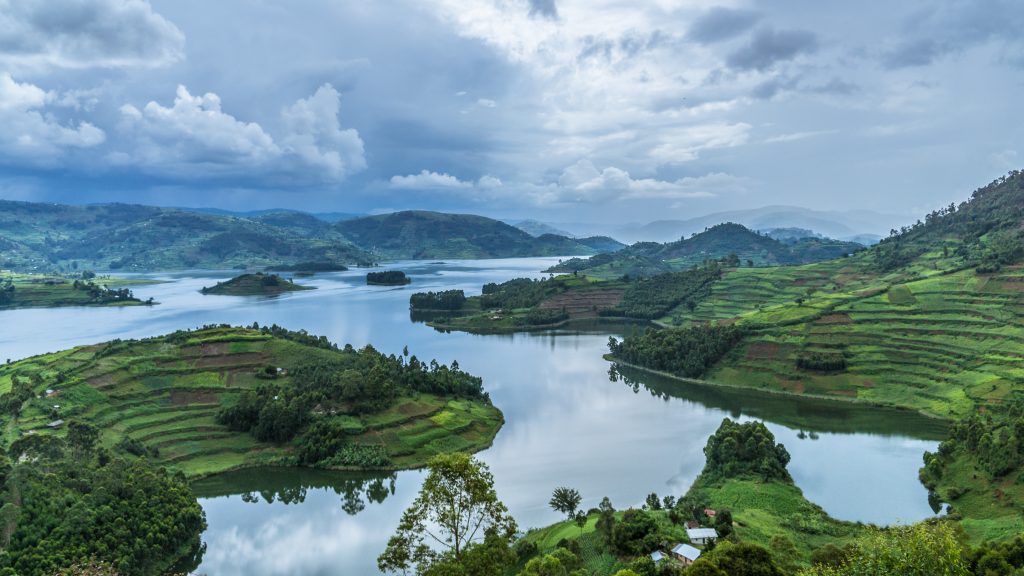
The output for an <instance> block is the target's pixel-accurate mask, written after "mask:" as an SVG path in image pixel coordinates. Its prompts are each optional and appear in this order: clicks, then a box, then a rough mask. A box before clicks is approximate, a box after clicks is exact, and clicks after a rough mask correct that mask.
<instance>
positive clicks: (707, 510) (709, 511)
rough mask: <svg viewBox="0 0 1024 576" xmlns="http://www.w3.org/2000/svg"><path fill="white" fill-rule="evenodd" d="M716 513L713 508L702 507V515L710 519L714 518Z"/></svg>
mask: <svg viewBox="0 0 1024 576" xmlns="http://www.w3.org/2000/svg"><path fill="white" fill-rule="evenodd" d="M716 514H718V512H716V511H715V509H714V508H705V509H704V515H705V516H707V517H708V518H710V519H712V520H714V519H715V515H716Z"/></svg>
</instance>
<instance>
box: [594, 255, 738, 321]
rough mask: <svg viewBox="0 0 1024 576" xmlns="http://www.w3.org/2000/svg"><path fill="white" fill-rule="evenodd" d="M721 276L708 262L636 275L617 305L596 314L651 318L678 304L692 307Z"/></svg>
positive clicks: (695, 305) (705, 295)
mask: <svg viewBox="0 0 1024 576" xmlns="http://www.w3.org/2000/svg"><path fill="white" fill-rule="evenodd" d="M721 277H722V268H721V266H720V265H719V264H718V262H715V261H709V262H706V263H704V264H703V265H701V266H695V267H693V268H692V269H690V270H686V271H683V272H667V273H665V274H658V275H655V276H651V277H649V278H638V279H636V280H634V281H633V282H631V283H630V284H629V286H628V287H627V288H626V291H625V293H624V294H623V296H622V301H621V302H619V304H618V305H617V306H615V307H614V308H609V309H607V310H602V311H601V312H600V314H601V315H602V316H624V317H628V318H642V319H650V320H653V319H657V318H661V317H662V316H664V315H665V314H666V313H667V312H668V311H669V310H671V309H673V308H675V307H676V306H679V305H680V304H684V305H685V306H686V308H687V309H689V310H693V309H694V308H696V307H697V304H699V303H700V302H701V301H702V300H704V299H705V298H707V297H708V296H709V295H710V294H711V285H712V284H713V283H714V282H715V281H717V280H718V279H719V278H721Z"/></svg>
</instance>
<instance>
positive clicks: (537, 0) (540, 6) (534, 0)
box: [530, 0, 558, 20]
mask: <svg viewBox="0 0 1024 576" xmlns="http://www.w3.org/2000/svg"><path fill="white" fill-rule="evenodd" d="M530 16H540V17H542V18H547V19H549V20H557V19H558V6H555V0H530Z"/></svg>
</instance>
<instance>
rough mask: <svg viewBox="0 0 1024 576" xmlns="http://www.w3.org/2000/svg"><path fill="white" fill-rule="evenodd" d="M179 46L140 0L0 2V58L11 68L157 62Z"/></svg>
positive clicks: (177, 36)
mask: <svg viewBox="0 0 1024 576" xmlns="http://www.w3.org/2000/svg"><path fill="white" fill-rule="evenodd" d="M184 44H185V36H184V35H183V34H182V33H181V31H180V30H179V29H178V28H177V27H176V26H175V25H174V24H172V23H171V22H169V21H168V20H167V19H166V18H164V17H163V16H161V15H160V14H157V13H156V12H154V11H153V8H152V7H151V6H150V5H149V2H147V1H145V0H75V1H71V2H54V1H52V0H0V62H4V63H6V64H8V65H11V66H22V67H39V66H44V67H47V66H54V67H62V68H91V67H107V68H111V67H125V66H144V67H153V66H162V65H165V64H169V63H172V62H175V61H177V60H180V59H181V57H182V54H183V49H184Z"/></svg>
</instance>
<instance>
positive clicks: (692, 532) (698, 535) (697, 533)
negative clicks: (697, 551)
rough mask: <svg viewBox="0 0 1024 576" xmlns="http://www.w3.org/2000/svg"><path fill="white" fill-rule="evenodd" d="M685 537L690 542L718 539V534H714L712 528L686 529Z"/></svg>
mask: <svg viewBox="0 0 1024 576" xmlns="http://www.w3.org/2000/svg"><path fill="white" fill-rule="evenodd" d="M686 535H687V536H688V537H689V538H690V540H696V539H704V538H718V532H715V529H714V528H687V529H686Z"/></svg>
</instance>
